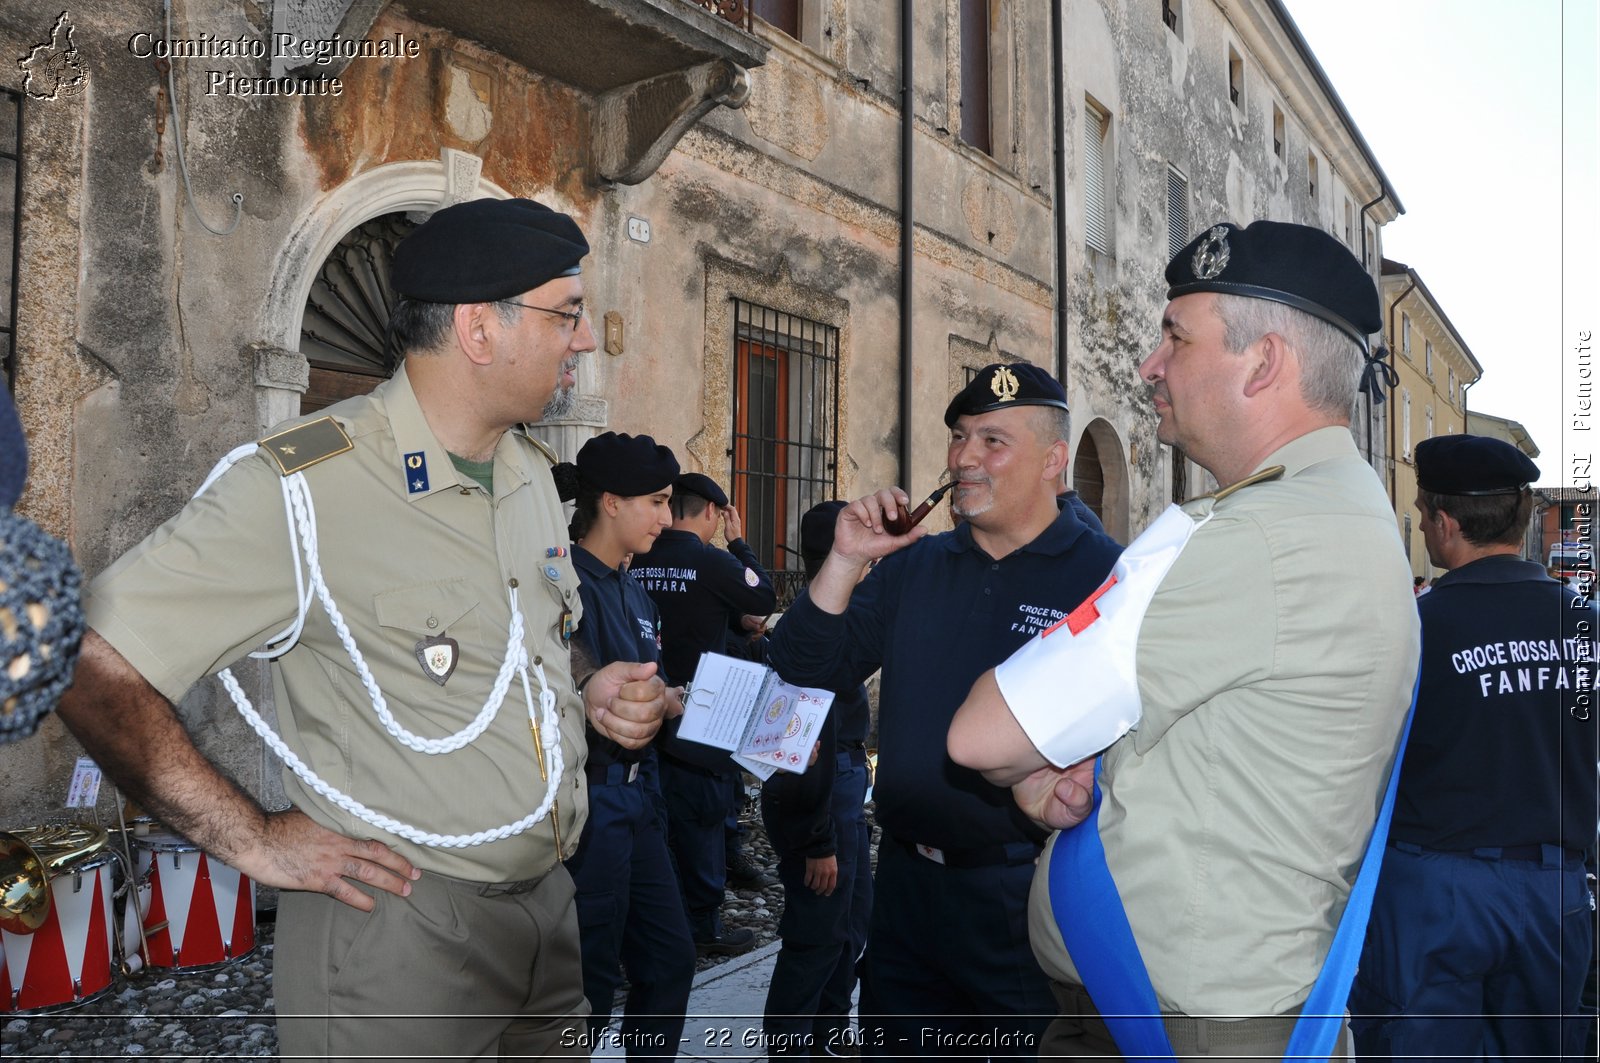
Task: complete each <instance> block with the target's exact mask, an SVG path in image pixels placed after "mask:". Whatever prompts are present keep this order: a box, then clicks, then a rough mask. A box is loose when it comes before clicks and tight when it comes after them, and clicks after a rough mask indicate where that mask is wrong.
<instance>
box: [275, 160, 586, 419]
mask: <svg viewBox="0 0 1600 1063" xmlns="http://www.w3.org/2000/svg"><path fill="white" fill-rule="evenodd" d="M481 168H482V160H480V159H478V158H477V157H476V156H473V155H470V154H468V153H466V152H461V151H455V150H453V149H446V150H445V151H443V152H442V153H441V157H440V158H438V159H433V160H418V161H412V162H393V163H387V164H385V165H383V166H378V167H376V168H374V169H371V170H368V171H367V172H366V173H363V174H361V175H360V176H358V177H354V178H352V179H351V180H349V181H346V182H345V183H344V184H342V185H340V186H339V187H338V188H335V189H333V190H331V191H329V192H328V193H326V194H325V195H324V196H323V197H322V199H321V200H319V201H318V202H317V204H316V205H315V207H314V208H312V209H311V210H309V211H308V212H307V213H306V215H305V218H304V220H303V221H302V222H301V223H300V226H299V228H298V229H296V230H295V232H294V233H293V234H291V236H290V237H289V240H288V242H287V244H286V245H285V247H284V250H283V254H282V255H281V256H280V257H279V259H278V272H277V275H276V276H274V278H273V282H272V287H271V289H270V291H269V293H268V297H267V302H266V305H265V308H264V316H263V320H262V334H263V339H264V340H265V342H266V344H267V346H268V347H269V348H274V349H276V351H277V352H278V353H280V354H296V353H297V354H299V355H300V356H301V357H303V358H305V359H306V362H307V363H309V367H310V369H311V377H312V379H311V381H310V382H309V384H308V385H307V387H306V390H305V392H304V393H303V394H302V392H301V391H300V389H299V388H298V387H293V386H275V385H274V384H272V383H259V382H258V387H257V395H258V398H257V403H256V407H257V413H258V417H259V418H260V421H261V427H262V428H266V427H268V426H270V425H273V424H277V423H278V422H280V421H282V420H284V419H286V418H289V417H293V416H295V415H297V414H298V413H301V412H303V411H304V410H310V409H315V408H319V407H320V406H323V405H327V404H329V403H332V402H336V401H338V399H340V398H344V397H346V396H347V395H353V394H360V393H363V392H365V391H370V390H371V389H372V388H373V387H375V386H377V384H378V382H379V381H381V380H382V379H384V378H385V377H386V376H387V375H388V374H389V372H391V371H392V366H389V367H387V368H386V367H385V366H384V365H383V361H382V359H383V355H382V351H383V347H384V343H383V339H382V337H383V333H384V331H385V330H384V329H383V328H378V327H377V326H376V324H375V322H378V321H382V322H385V323H387V320H388V302H387V300H388V298H389V296H388V290H389V289H388V268H389V267H388V263H389V260H390V258H391V257H392V254H393V246H394V244H396V243H398V242H399V240H400V239H401V238H402V237H403V236H404V232H403V231H401V230H402V229H405V230H406V231H409V230H408V227H409V226H411V225H414V224H415V223H419V222H420V221H421V220H422V219H423V218H425V217H426V216H427V215H429V214H431V213H433V212H434V211H436V210H438V209H439V208H440V207H443V206H445V205H447V204H450V203H458V202H461V201H463V200H467V199H478V198H481V197H485V196H489V197H493V198H496V199H504V198H506V197H507V196H508V195H509V193H508V192H507V191H506V190H505V189H503V188H501V187H500V186H499V185H496V184H495V183H493V182H492V181H489V180H486V179H484V178H483V177H482V176H481V173H480V171H481ZM551 205H552V206H555V207H556V208H557V209H565V208H564V206H563V205H562V204H559V203H557V202H551ZM369 258H370V261H369ZM335 288H337V289H338V291H337V293H335V291H334V289H335ZM380 292H381V293H382V294H381V296H380V294H379V293H380ZM380 304H381V305H380ZM374 332H376V338H375V337H374ZM308 333H314V334H315V335H314V336H311V337H310V338H309V344H310V345H309V346H307V343H308ZM340 348H345V349H342V350H341V349H340ZM374 350H376V351H377V352H378V353H377V354H376V355H375V354H373V351H374ZM258 379H259V378H258Z"/></svg>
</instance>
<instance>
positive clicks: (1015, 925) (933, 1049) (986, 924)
mask: <svg viewBox="0 0 1600 1063" xmlns="http://www.w3.org/2000/svg"><path fill="white" fill-rule="evenodd" d="M1019 848H1020V849H1031V847H1029V846H1021V847H1019ZM1033 872H1034V862H1033V859H1032V858H1027V859H1022V858H1021V856H1020V854H1019V860H1018V862H1016V863H1011V864H996V865H992V866H987V867H971V868H961V867H950V866H948V865H942V864H937V863H934V862H933V861H931V860H928V859H926V858H925V857H922V856H918V855H916V854H914V853H912V852H911V851H909V850H908V849H906V848H904V847H903V846H902V845H901V844H899V843H898V842H896V841H894V840H892V839H890V838H889V837H888V836H887V835H886V836H885V837H884V838H883V839H882V841H881V842H880V844H879V845H878V877H877V881H876V883H875V887H874V890H873V904H872V919H871V923H870V927H869V929H868V932H867V951H866V955H865V957H863V959H862V961H861V1007H860V1014H861V1034H860V1037H861V1041H862V1046H861V1047H862V1055H864V1056H878V1057H916V1056H944V1057H947V1058H955V1057H958V1056H961V1055H963V1054H965V1055H969V1056H978V1057H980V1058H981V1057H982V1056H983V1055H987V1056H988V1057H989V1058H990V1059H993V1060H1002V1059H1004V1060H1018V1061H1021V1060H1024V1059H1029V1060H1031V1059H1035V1058H1037V1057H1038V1053H1039V1044H1040V1041H1041V1040H1042V1038H1043V1035H1044V1031H1045V1028H1046V1027H1047V1026H1048V1025H1049V1023H1050V1020H1051V1019H1053V1018H1054V1017H1055V1013H1056V1002H1055V997H1054V996H1052V995H1051V993H1050V983H1049V980H1048V979H1047V978H1046V977H1045V974H1044V971H1042V970H1041V969H1040V967H1039V963H1038V961H1037V960H1035V959H1034V958H1033V950H1032V948H1030V947H1029V945H1028V892H1029V889H1030V888H1031V886H1032V883H1033Z"/></svg>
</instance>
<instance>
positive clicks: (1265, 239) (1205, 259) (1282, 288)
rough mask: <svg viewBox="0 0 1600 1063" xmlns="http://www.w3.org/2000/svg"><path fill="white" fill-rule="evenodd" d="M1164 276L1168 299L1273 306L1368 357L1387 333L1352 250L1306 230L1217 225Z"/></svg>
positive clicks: (1265, 224) (1283, 225) (1268, 224)
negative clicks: (1210, 297) (1301, 314)
mask: <svg viewBox="0 0 1600 1063" xmlns="http://www.w3.org/2000/svg"><path fill="white" fill-rule="evenodd" d="M1166 276H1167V284H1168V285H1169V287H1168V289H1167V298H1168V299H1176V298H1178V297H1179V296H1181V295H1189V294H1191V293H1193V292H1220V293H1222V294H1224V295H1241V296H1244V297H1246V298H1250V299H1268V300H1271V301H1273V302H1278V303H1283V304H1285V305H1287V306H1292V307H1294V308H1295V309H1296V310H1303V311H1305V312H1306V313H1308V314H1310V315H1311V316H1313V317H1316V318H1319V319H1321V320H1323V321H1326V322H1327V323H1328V324H1330V325H1332V326H1333V327H1334V328H1336V329H1338V330H1339V331H1340V332H1343V333H1344V334H1345V335H1346V336H1349V337H1350V338H1351V339H1352V340H1354V341H1355V342H1356V343H1357V344H1359V345H1360V346H1361V349H1362V350H1363V351H1365V350H1366V349H1367V337H1368V336H1369V335H1371V334H1372V333H1375V332H1378V331H1380V330H1381V329H1382V328H1383V315H1382V312H1381V311H1380V309H1379V306H1378V289H1377V286H1376V285H1375V284H1373V283H1372V277H1371V276H1370V275H1369V274H1368V273H1367V271H1366V270H1364V269H1362V268H1361V263H1360V262H1359V261H1357V260H1356V256H1355V255H1353V254H1351V253H1350V250H1349V248H1347V247H1345V246H1344V245H1343V244H1341V243H1340V242H1339V241H1338V240H1335V239H1334V238H1333V237H1332V236H1329V235H1328V234H1327V233H1325V232H1323V231H1322V230H1321V229H1315V228H1312V227H1311V226H1309V225H1294V224H1291V223H1289V222H1281V221H1257V222H1252V223H1251V224H1250V226H1249V228H1245V229H1241V228H1239V227H1238V226H1237V225H1234V224H1233V223H1231V222H1222V223H1220V224H1218V225H1213V226H1212V227H1211V228H1209V229H1207V230H1206V231H1205V232H1203V233H1201V234H1200V235H1199V236H1197V237H1195V238H1194V239H1193V240H1191V241H1189V246H1187V247H1185V248H1184V249H1183V250H1182V251H1179V252H1178V253H1177V255H1176V256H1175V257H1174V258H1173V259H1172V261H1171V262H1170V263H1168V264H1167V274H1166Z"/></svg>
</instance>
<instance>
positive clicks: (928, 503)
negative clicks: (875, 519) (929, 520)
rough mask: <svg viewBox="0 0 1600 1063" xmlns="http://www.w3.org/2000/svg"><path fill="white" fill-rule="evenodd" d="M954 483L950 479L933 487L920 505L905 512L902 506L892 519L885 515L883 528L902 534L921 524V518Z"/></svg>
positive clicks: (891, 532) (890, 532)
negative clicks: (931, 491)
mask: <svg viewBox="0 0 1600 1063" xmlns="http://www.w3.org/2000/svg"><path fill="white" fill-rule="evenodd" d="M955 485H956V482H955V481H954V480H951V481H950V482H949V483H947V484H944V485H942V486H940V487H937V488H935V489H934V492H933V494H931V495H929V496H928V497H927V498H925V499H923V500H922V505H920V506H918V507H917V508H916V509H914V510H912V511H911V512H910V513H907V512H906V511H905V509H904V507H902V508H900V510H899V511H898V512H897V513H896V514H895V516H894V518H893V519H890V518H888V517H885V518H884V521H883V530H884V531H886V532H888V533H889V534H890V535H904V534H905V533H906V532H908V531H910V530H911V529H912V528H915V527H916V526H917V525H918V524H921V523H922V521H923V518H925V517H927V515H928V514H929V513H932V512H933V507H934V506H936V505H938V504H939V500H940V499H941V498H943V497H944V496H945V493H946V492H947V491H949V490H950V488H952V487H954V486H955Z"/></svg>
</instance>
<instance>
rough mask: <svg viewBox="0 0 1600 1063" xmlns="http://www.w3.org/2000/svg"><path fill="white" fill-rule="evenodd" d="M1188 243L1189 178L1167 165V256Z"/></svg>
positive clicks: (1171, 256)
mask: <svg viewBox="0 0 1600 1063" xmlns="http://www.w3.org/2000/svg"><path fill="white" fill-rule="evenodd" d="M1188 243H1189V179H1188V178H1187V177H1185V176H1183V174H1181V173H1179V172H1178V171H1177V170H1174V169H1172V168H1171V167H1170V166H1169V167H1167V257H1168V258H1169V259H1170V258H1175V257H1176V256H1177V254H1178V252H1179V251H1182V250H1183V249H1184V247H1185V246H1186V245H1187V244H1188Z"/></svg>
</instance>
